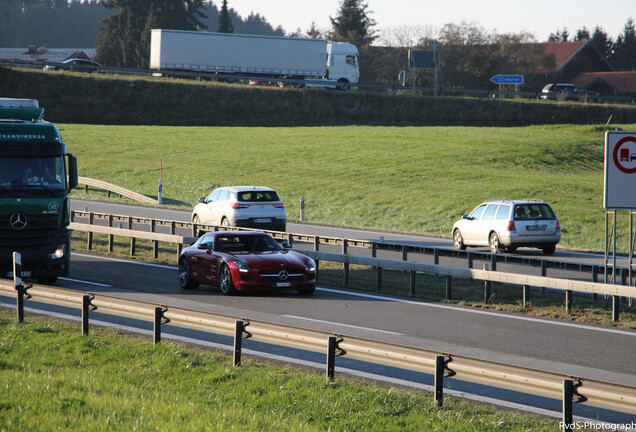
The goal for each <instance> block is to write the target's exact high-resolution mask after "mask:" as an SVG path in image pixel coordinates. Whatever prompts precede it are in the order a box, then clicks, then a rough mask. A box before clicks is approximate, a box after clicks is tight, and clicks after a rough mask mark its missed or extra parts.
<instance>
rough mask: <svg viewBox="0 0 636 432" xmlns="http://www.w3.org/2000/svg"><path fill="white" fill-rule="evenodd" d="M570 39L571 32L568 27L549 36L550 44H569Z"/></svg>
mask: <svg viewBox="0 0 636 432" xmlns="http://www.w3.org/2000/svg"><path fill="white" fill-rule="evenodd" d="M569 38H570V32H569V31H568V28H567V27H563V30H557V31H556V33H550V36H548V42H567V41H568V39H569Z"/></svg>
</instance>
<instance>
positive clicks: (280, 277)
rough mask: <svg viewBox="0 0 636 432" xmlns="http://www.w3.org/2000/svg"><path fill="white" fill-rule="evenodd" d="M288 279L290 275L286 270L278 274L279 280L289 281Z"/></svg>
mask: <svg viewBox="0 0 636 432" xmlns="http://www.w3.org/2000/svg"><path fill="white" fill-rule="evenodd" d="M288 277H289V273H287V271H286V270H281V271H280V273H278V278H279V279H280V280H287V278H288Z"/></svg>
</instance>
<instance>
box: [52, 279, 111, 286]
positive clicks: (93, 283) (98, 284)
mask: <svg viewBox="0 0 636 432" xmlns="http://www.w3.org/2000/svg"><path fill="white" fill-rule="evenodd" d="M60 279H61V280H65V281H70V282H77V283H83V284H88V285H96V286H101V287H112V285H108V284H103V283H99V282H89V281H85V280H79V279H71V278H65V277H61V278H60Z"/></svg>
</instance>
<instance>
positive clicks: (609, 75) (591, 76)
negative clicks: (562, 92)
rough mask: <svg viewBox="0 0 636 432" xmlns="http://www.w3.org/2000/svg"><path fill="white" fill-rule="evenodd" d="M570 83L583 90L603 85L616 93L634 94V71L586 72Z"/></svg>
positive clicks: (635, 82)
mask: <svg viewBox="0 0 636 432" xmlns="http://www.w3.org/2000/svg"><path fill="white" fill-rule="evenodd" d="M571 82H572V84H575V85H577V86H579V87H583V88H590V87H591V86H593V85H594V84H598V83H603V84H606V85H608V86H610V87H613V88H614V89H615V90H616V91H617V92H618V93H630V94H636V71H616V72H586V73H582V74H580V75H578V76H576V77H575V78H574V79H572V81H571Z"/></svg>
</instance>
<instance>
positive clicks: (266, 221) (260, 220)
mask: <svg viewBox="0 0 636 432" xmlns="http://www.w3.org/2000/svg"><path fill="white" fill-rule="evenodd" d="M271 221H272V220H271V219H270V218H260V219H254V223H270V222H271Z"/></svg>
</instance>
